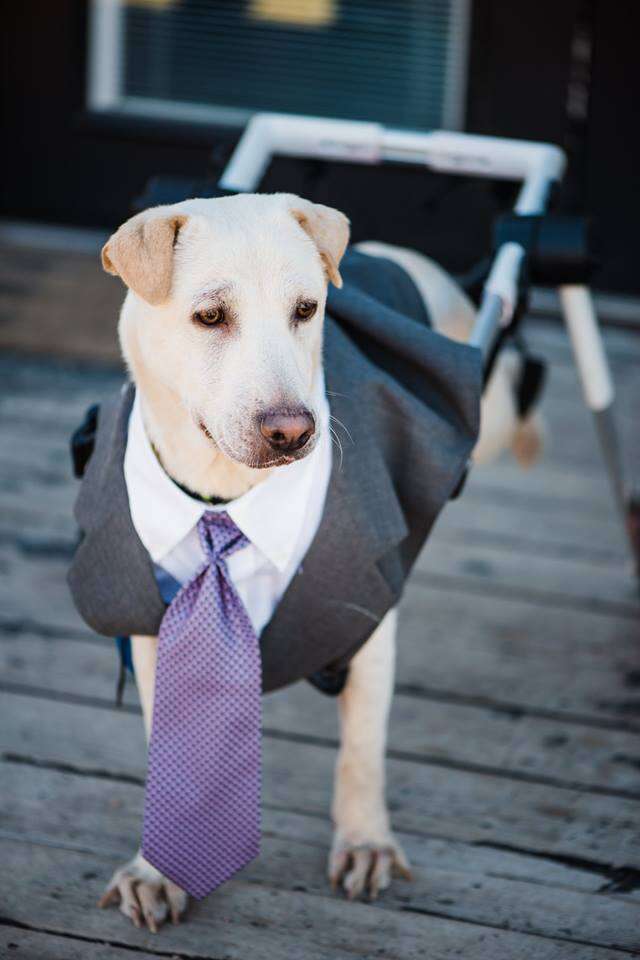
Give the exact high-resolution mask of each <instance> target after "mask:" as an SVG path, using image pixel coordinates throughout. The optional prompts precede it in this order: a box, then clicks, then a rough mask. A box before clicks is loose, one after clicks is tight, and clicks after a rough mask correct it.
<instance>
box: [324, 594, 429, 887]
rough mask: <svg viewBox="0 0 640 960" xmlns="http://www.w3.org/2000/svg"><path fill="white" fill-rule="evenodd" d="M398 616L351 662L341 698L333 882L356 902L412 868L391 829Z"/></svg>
mask: <svg viewBox="0 0 640 960" xmlns="http://www.w3.org/2000/svg"><path fill="white" fill-rule="evenodd" d="M396 623H397V614H396V611H395V610H391V611H390V612H389V613H388V614H387V615H386V617H385V618H384V620H383V621H382V622H381V624H380V626H379V627H378V628H377V629H376V630H375V632H374V633H373V634H372V635H371V637H370V638H369V640H368V641H367V642H366V644H365V645H364V646H363V647H362V649H361V650H359V651H358V653H357V654H356V656H355V657H354V658H353V660H352V661H351V663H350V665H349V677H348V680H347V683H346V686H345V688H344V690H343V692H342V694H341V695H340V699H339V709H340V723H341V742H340V752H339V754H338V759H337V763H336V778H335V789H334V796H333V806H332V814H333V821H334V825H335V832H334V838H333V845H332V848H331V854H330V857H329V879H330V881H331V884H332V885H333V887H334V888H335V887H337V886H338V885H342V887H343V888H344V890H345V891H346V892H347V895H348V896H349V897H350V898H353V897H357V896H359V895H360V894H361V893H362V892H363V891H364V892H368V893H369V895H370V896H371V898H372V899H373V898H374V897H376V896H377V894H378V892H379V891H380V890H384V888H385V887H387V886H389V883H390V880H391V873H392V870H393V868H394V867H395V869H396V870H397V871H398V872H399V873H401V874H402V875H403V876H405V877H407V878H408V877H410V875H411V874H410V870H409V864H408V862H407V858H406V857H405V855H404V852H403V850H402V848H401V847H400V846H399V844H398V843H397V841H396V840H395V839H394V837H393V834H392V833H391V829H390V826H389V813H388V810H387V805H386V800H385V775H384V755H385V746H386V739H387V720H388V716H389V708H390V706H391V697H392V694H393V681H394V668H395V634H396Z"/></svg>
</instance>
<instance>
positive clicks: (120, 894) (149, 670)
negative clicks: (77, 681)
mask: <svg viewBox="0 0 640 960" xmlns="http://www.w3.org/2000/svg"><path fill="white" fill-rule="evenodd" d="M131 652H132V654H133V666H134V669H135V674H136V684H137V686H138V693H139V696H140V703H141V705H142V715H143V717H144V729H145V733H146V735H147V742H148V741H149V739H150V737H151V720H152V716H153V694H154V688H155V677H156V660H157V657H158V638H157V637H132V638H131ZM112 903H118V904H119V905H120V910H121V912H122V913H124V915H125V916H126V917H129V919H130V920H131V921H132V922H133V923H134V925H135V926H136V927H141V926H143V924H145V923H146V925H147V926H148V928H149V930H151V931H152V933H156V931H157V930H158V928H159V927H160V926H161V925H162V924H163V923H164V921H165V920H166V918H167V916H170V917H171V920H172V921H173V923H178V921H179V919H180V917H181V915H182V914H183V913H184V911H185V909H186V906H187V895H186V893H185V892H184V890H181V889H180V887H178V886H176V884H175V883H172V881H171V880H168V879H167V878H166V877H165V876H163V875H162V874H161V873H160V871H159V870H156V868H155V867H154V866H152V865H151V864H150V863H149V862H148V861H147V860H145V858H144V857H143V856H142V854H141V853H140V852H139V851H138V853H137V854H136V855H135V857H134V858H133V859H132V860H130V861H129V862H128V863H125V865H124V866H123V867H120V868H119V869H118V870H116V872H115V873H114V875H113V876H112V878H111V880H110V881H109V884H108V886H107V889H106V890H105V892H104V895H103V896H102V898H101V900H100V903H99V906H101V907H108V906H110V904H112Z"/></svg>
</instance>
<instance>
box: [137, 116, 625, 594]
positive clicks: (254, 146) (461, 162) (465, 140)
mask: <svg viewBox="0 0 640 960" xmlns="http://www.w3.org/2000/svg"><path fill="white" fill-rule="evenodd" d="M274 156H287V157H292V158H299V159H320V160H327V161H340V162H343V163H344V162H350V163H358V164H380V163H385V162H390V163H396V164H398V163H400V164H401V163H406V164H412V165H422V166H424V167H426V168H428V169H430V170H431V171H434V172H436V173H442V174H454V175H461V176H475V177H484V178H492V179H495V180H503V181H517V182H519V183H520V189H519V192H518V194H517V198H516V201H515V205H514V207H513V210H512V212H511V213H510V214H507V215H505V216H502V217H500V218H499V220H498V222H497V223H496V225H495V230H494V252H493V256H492V258H491V259H490V260H489V261H488V262H486V263H483V264H482V265H480V268H479V270H476V271H475V272H473V273H474V276H473V286H474V287H476V288H477V291H476V296H475V298H474V296H473V294H474V291H473V290H471V289H469V286H468V285H467V292H468V293H469V294H470V295H471V296H472V298H473V299H475V300H476V305H477V313H476V319H475V323H474V327H473V331H472V334H471V337H470V340H469V342H470V344H472V345H473V346H476V347H477V348H478V349H479V350H480V352H481V354H482V358H483V366H484V376H485V383H486V381H487V379H488V377H489V375H490V373H491V370H492V366H493V363H494V361H495V358H496V356H497V354H498V352H499V351H500V350H501V349H502V347H503V346H504V344H505V343H506V342H507V341H511V342H513V339H514V337H515V336H516V334H517V331H518V329H519V327H520V325H521V323H522V320H523V316H524V313H525V311H526V307H527V302H528V292H529V289H530V287H531V286H532V285H533V284H536V285H538V286H547V287H555V288H557V289H558V293H559V298H560V304H561V309H562V315H563V319H564V322H565V325H566V327H567V331H568V334H569V338H570V341H571V346H572V350H573V355H574V358H575V363H576V367H577V371H578V375H579V378H580V381H581V385H582V391H583V395H584V400H585V403H586V405H587V407H588V408H589V410H590V411H591V413H592V415H593V419H594V423H595V428H596V433H597V436H598V440H599V444H600V448H601V452H602V456H603V460H604V465H605V468H606V471H607V474H608V477H609V482H610V486H611V491H612V495H613V498H614V502H615V506H616V509H617V512H618V514H619V517H620V520H621V522H622V525H623V528H624V530H625V534H626V537H627V540H628V544H629V550H630V554H631V557H632V559H633V562H634V566H635V570H636V573H637V575H638V577H640V496H637V495H634V494H633V492H632V490H631V488H630V485H629V484H628V483H627V481H626V480H625V477H624V475H623V470H622V462H621V457H620V451H619V444H618V437H617V431H616V426H615V418H614V401H615V391H614V385H613V382H612V378H611V373H610V369H609V364H608V361H607V357H606V353H605V350H604V344H603V341H602V336H601V333H600V329H599V325H598V320H597V316H596V312H595V308H594V302H593V297H592V294H591V291H590V289H589V286H588V283H589V280H590V278H591V274H592V270H593V266H594V262H593V259H592V257H591V255H590V250H589V243H588V230H587V222H586V220H585V219H584V218H582V217H576V216H561V215H554V214H549V213H548V212H547V208H548V206H549V201H550V197H551V192H552V188H553V187H554V185H555V184H557V183H558V182H559V181H560V180H561V179H562V176H563V173H564V170H565V165H566V158H565V155H564V153H563V151H562V150H561V149H560V148H558V147H556V146H553V145H551V144H545V143H535V142H530V141H524V140H510V139H504V138H500V137H484V136H476V135H472V134H466V133H449V132H446V131H434V132H429V133H420V132H413V131H403V130H395V129H393V130H392V129H387V128H385V127H383V126H381V125H380V124H376V123H368V122H360V121H350V120H333V119H326V118H322V117H301V116H291V115H287V114H271V113H259V114H256V115H255V116H254V117H253V118H252V119H251V121H250V122H249V123H248V125H247V127H246V128H245V130H244V132H243V134H242V136H241V138H240V140H239V142H238V144H237V146H236V148H235V150H234V152H233V154H232V156H231V158H230V160H229V162H228V163H227V166H226V167H225V169H224V172H223V173H222V176H221V178H220V179H219V181H218V183H217V184H216V183H211V184H209V185H208V186H206V188H205V190H203V185H202V184H199V185H198V193H199V195H200V196H224V195H227V194H231V193H243V192H253V191H255V190H257V189H258V187H259V184H260V181H261V179H262V177H263V176H264V174H265V172H266V170H267V167H268V166H269V163H270V161H271V159H272V158H273V157H274ZM192 195H193V187H192V185H191V183H190V182H189V183H187V182H185V181H181V180H180V179H178V178H173V177H169V178H164V177H155V178H153V179H152V180H151V181H149V183H148V184H147V186H146V187H145V190H144V193H143V195H142V196H141V197H140V198H139V199H138V201H137V203H136V207H137V209H143V208H146V207H148V206H152V205H156V204H160V203H173V202H177V201H179V200H183V199H186V198H187V197H188V196H192ZM463 286H464V284H463ZM543 377H544V368H543V365H541V364H540V363H539V362H538V361H536V360H534V359H533V358H530V357H526V355H525V362H524V366H523V376H522V378H521V383H520V388H519V396H518V406H519V411H520V413H521V414H524V413H526V410H527V409H528V408H529V407H530V406H531V405H532V403H533V402H534V400H535V398H536V397H537V395H538V393H539V391H540V389H541V387H542V381H543ZM462 486H463V484H460V485H459V487H458V489H457V490H456V493H455V495H457V494H459V493H460V491H461V489H462Z"/></svg>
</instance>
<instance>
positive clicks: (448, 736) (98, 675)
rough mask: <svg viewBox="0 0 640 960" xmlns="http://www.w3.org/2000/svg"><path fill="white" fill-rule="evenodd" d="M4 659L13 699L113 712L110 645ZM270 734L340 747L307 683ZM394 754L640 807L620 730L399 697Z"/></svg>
mask: <svg viewBox="0 0 640 960" xmlns="http://www.w3.org/2000/svg"><path fill="white" fill-rule="evenodd" d="M0 657H1V659H0V674H1V676H2V685H3V686H8V688H9V689H12V688H14V689H15V687H16V686H17V687H19V688H25V689H26V688H29V687H32V688H34V690H43V691H44V690H45V689H46V691H51V692H52V693H56V694H59V695H67V696H68V697H70V698H74V697H85V698H91V697H94V698H97V699H99V700H100V701H101V703H102V704H104V705H108V704H111V703H113V702H114V691H115V672H116V655H115V651H114V649H113V644H112V643H111V642H110V641H100V640H96V641H95V642H91V641H87V642H84V643H83V642H82V641H78V640H61V639H58V638H46V639H45V638H43V637H33V636H31V637H29V636H24V637H20V638H19V639H18V638H16V637H13V636H11V637H4V638H2V641H1V642H0ZM125 702H126V703H128V704H130V705H137V696H136V692H135V686H134V684H133V683H129V684H127V687H126V689H125ZM114 709H115V706H114ZM264 725H265V728H266V729H268V730H269V731H273V732H274V733H276V734H278V735H280V736H286V735H287V732H288V731H295V734H296V735H305V736H308V737H310V738H314V737H316V738H317V737H320V738H324V739H327V740H333V741H337V737H338V725H337V717H336V706H335V702H333V701H331V700H328V699H327V698H325V697H320V696H318V695H317V694H316V693H315V692H314V691H312V690H311V689H310V688H309V686H308V685H307V684H305V683H301V684H296V685H295V686H294V687H291V688H289V689H287V690H283V691H280V692H278V693H277V694H274V695H273V696H270V697H266V698H265V701H264ZM389 748H390V750H391V751H392V752H395V753H396V754H399V755H406V756H412V757H414V758H415V759H416V760H417V759H428V760H429V761H430V762H435V763H447V764H453V765H457V766H466V767H471V768H474V767H478V768H480V769H483V770H485V771H490V770H501V771H504V772H505V773H509V772H513V773H516V774H518V775H521V776H526V777H528V778H531V779H535V778H536V777H537V778H542V779H548V778H553V779H554V780H555V781H556V782H558V783H562V784H565V785H571V784H574V785H578V784H580V785H582V786H584V787H593V788H597V789H600V790H609V791H612V792H613V791H615V790H619V791H625V792H633V793H636V794H637V795H638V798H639V799H640V749H639V739H638V734H636V733H628V732H625V731H622V730H609V729H597V728H595V729H594V728H593V727H590V726H581V725H579V724H571V725H567V724H566V723H563V722H562V719H561V718H558V719H553V720H551V719H547V718H541V717H536V716H534V717H527V716H525V715H524V714H520V715H517V714H516V715H514V714H513V713H508V712H507V711H504V712H498V711H495V710H491V709H489V708H487V707H486V706H483V705H470V704H461V703H447V702H444V703H443V702H438V701H435V702H434V701H431V700H429V699H422V698H416V697H410V696H403V695H402V694H398V695H396V697H395V700H394V704H393V711H392V716H391V725H390V730H389Z"/></svg>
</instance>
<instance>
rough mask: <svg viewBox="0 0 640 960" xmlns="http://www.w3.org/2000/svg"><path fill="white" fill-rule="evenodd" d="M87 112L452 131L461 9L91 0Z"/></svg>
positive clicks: (462, 53)
mask: <svg viewBox="0 0 640 960" xmlns="http://www.w3.org/2000/svg"><path fill="white" fill-rule="evenodd" d="M93 6H94V11H93V30H92V44H91V50H90V62H91V75H90V90H89V102H90V105H92V106H94V107H96V108H102V109H105V108H108V109H114V108H115V109H122V110H125V111H126V110H132V111H135V112H142V113H148V114H156V115H174V116H176V115H177V116H184V117H186V118H189V117H191V118H196V119H202V120H205V121H206V120H210V121H212V122H215V121H216V120H217V121H219V122H220V121H222V122H237V123H244V122H245V120H246V118H247V117H248V116H249V115H250V114H252V113H254V112H255V111H258V110H271V111H278V112H284V113H294V114H295V113H299V114H312V115H318V116H328V117H339V118H346V119H358V120H373V121H378V122H380V123H383V124H387V125H390V126H397V127H412V128H416V129H429V128H433V127H447V128H449V129H452V128H457V127H460V126H461V125H462V117H463V100H464V93H465V90H464V86H465V66H466V56H467V51H466V40H467V28H468V19H469V9H468V6H469V3H468V0H137V2H124V0H123V2H118V0H94V3H93Z"/></svg>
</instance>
